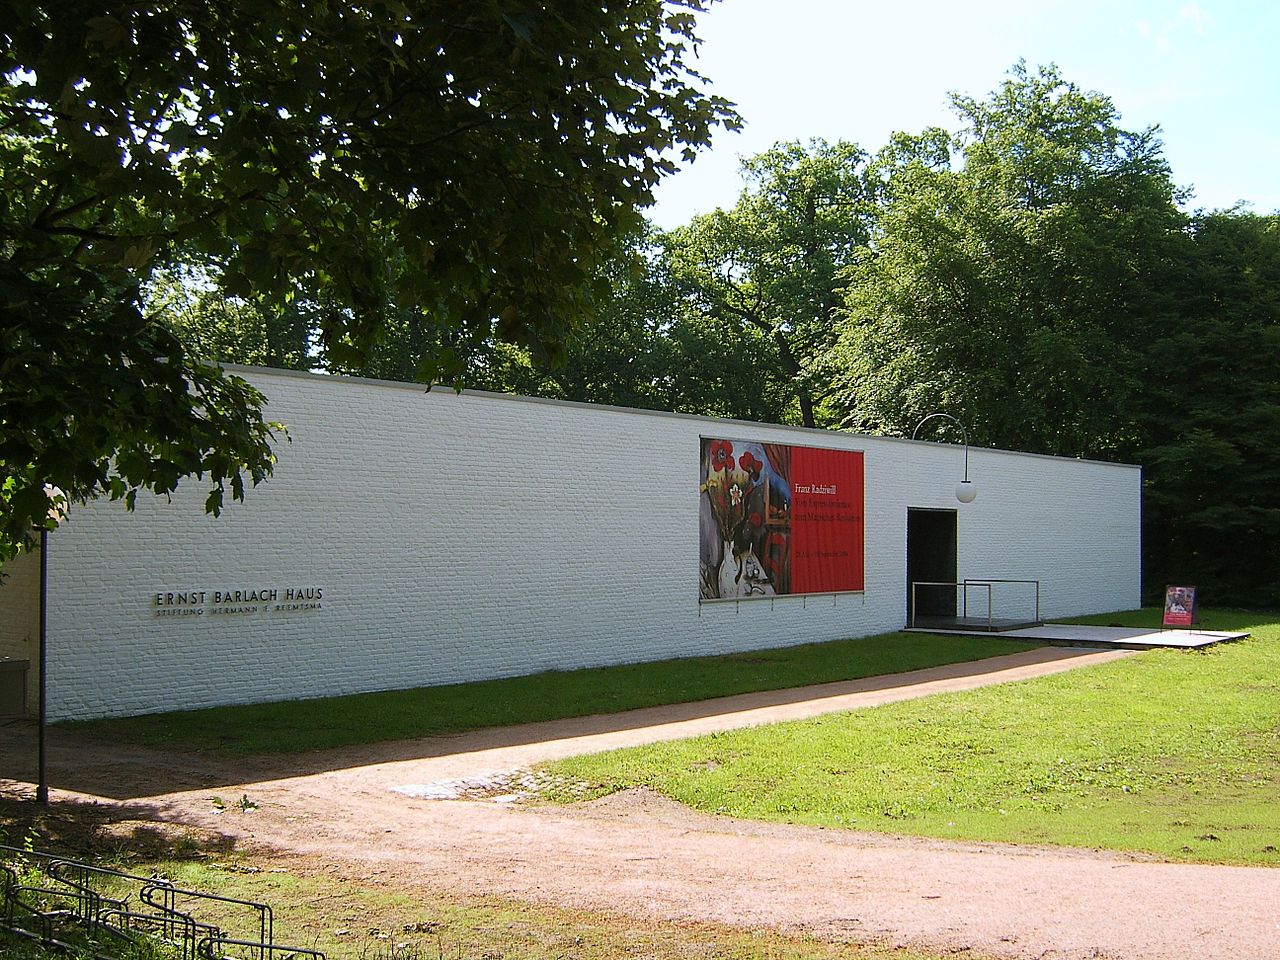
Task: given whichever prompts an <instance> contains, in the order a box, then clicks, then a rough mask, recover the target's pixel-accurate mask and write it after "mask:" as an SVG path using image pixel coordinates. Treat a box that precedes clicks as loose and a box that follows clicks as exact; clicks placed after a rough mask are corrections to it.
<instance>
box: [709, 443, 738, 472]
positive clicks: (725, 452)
mask: <svg viewBox="0 0 1280 960" xmlns="http://www.w3.org/2000/svg"><path fill="white" fill-rule="evenodd" d="M732 454H733V444H732V443H730V442H729V441H728V440H712V441H711V469H712V470H724V469H725V468H726V466H727V467H728V469H730V470H732V469H733V456H732Z"/></svg>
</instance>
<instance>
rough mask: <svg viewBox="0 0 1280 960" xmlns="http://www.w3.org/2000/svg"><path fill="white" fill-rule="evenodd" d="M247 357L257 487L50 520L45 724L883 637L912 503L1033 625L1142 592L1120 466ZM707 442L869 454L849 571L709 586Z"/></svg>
mask: <svg viewBox="0 0 1280 960" xmlns="http://www.w3.org/2000/svg"><path fill="white" fill-rule="evenodd" d="M236 372H237V373H239V374H241V375H243V376H246V377H247V378H248V379H250V380H252V381H253V382H254V383H255V384H256V385H257V386H258V387H259V388H260V389H262V391H263V392H264V393H265V394H266V395H267V397H268V398H269V407H268V411H267V412H268V416H269V418H270V419H272V420H279V421H283V422H284V423H286V424H287V425H288V429H289V434H290V436H291V442H289V443H284V444H281V445H280V446H279V449H278V453H279V458H280V462H279V464H278V466H277V468H276V472H275V476H274V477H273V478H272V479H271V480H270V481H269V482H268V483H266V484H265V485H263V486H260V487H259V488H257V489H255V490H251V491H250V492H249V493H248V495H247V498H246V502H244V503H243V504H240V503H233V504H231V505H230V506H229V507H228V508H227V510H226V512H225V513H224V514H223V516H222V517H221V518H219V519H216V520H215V519H213V518H211V517H208V516H206V515H205V514H204V513H203V511H202V502H203V498H204V493H205V491H204V489H203V488H202V486H201V484H200V483H199V482H197V481H187V482H186V483H184V485H183V487H182V488H180V490H179V491H178V493H177V494H176V495H175V496H174V497H173V499H172V501H171V502H170V501H167V500H166V499H164V498H150V497H140V498H139V500H138V506H137V510H136V511H135V512H134V513H128V512H126V511H125V510H124V509H123V508H122V506H121V505H119V504H114V503H108V502H94V503H90V504H88V505H86V506H83V507H79V508H76V509H74V510H73V512H72V515H71V519H70V521H69V522H68V523H66V524H65V525H64V526H63V527H62V528H61V529H59V530H57V531H55V532H54V533H52V534H51V535H50V538H49V541H50V544H49V558H48V560H49V587H48V596H49V625H48V635H49V654H48V657H49V676H48V696H49V714H50V717H51V719H67V718H80V717H95V716H109V715H122V714H132V713H148V712H154V711H164V710H175V709H185V708H194V707H203V706H211V705H215V704H225V703H239V702H254V701H261V700H276V699H292V698H302V697H318V696H325V695H331V694H342V693H354V692H360V691H369V690H381V689H391V688H404V687H413V686H422V685H433V684H447V683H456V682H460V681H468V680H478V679H485V678H492V677H500V676H509V675H516V674H526V673H534V672H538V671H543V670H567V669H572V668H575V667H584V666H595V665H603V664H613V663H622V662H627V661H636V660H652V659H665V658H670V657H683V656H692V655H700V654H712V653H722V652H729V651H738V650H744V649H757V648H765V647H770V646H778V645H785V644H794V643H803V642H809V641H816V640H827V639H834V638H839V637H850V636H865V635H871V634H876V633H881V632H884V631H889V630H895V629H899V628H901V627H902V626H903V624H904V622H905V621H906V617H907V603H908V600H907V593H908V591H907V566H906V564H907V527H908V510H909V508H913V509H917V508H918V509H921V510H927V511H946V513H939V514H936V516H937V517H941V518H942V519H943V521H944V526H947V525H950V524H951V517H954V525H953V526H950V527H949V528H950V529H954V530H955V535H954V538H953V540H952V545H951V546H950V549H951V551H952V555H953V557H954V560H951V559H949V558H944V561H945V562H946V563H948V564H949V563H954V565H955V571H954V576H953V577H946V578H944V579H956V580H961V579H964V578H977V579H987V578H991V579H994V578H1007V579H1028V580H1039V581H1040V583H1041V592H1042V604H1043V607H1042V612H1043V614H1044V616H1046V617H1061V616H1066V615H1073V614H1084V613H1093V612H1103V611H1109V610H1119V609H1127V608H1133V607H1136V606H1137V605H1138V604H1139V589H1140V566H1139V519H1140V509H1141V506H1140V482H1141V476H1140V471H1139V470H1138V468H1136V467H1132V466H1126V465H1117V464H1105V463H1095V462H1088V461H1079V460H1066V459H1058V458H1051V457H1043V456H1034V455H1029V454H1019V453H1008V452H1002V451H995V450H985V449H974V450H973V451H971V454H970V467H969V472H970V476H971V477H972V479H973V480H974V482H975V484H976V486H977V488H978V491H979V494H978V498H977V500H976V501H975V502H973V503H970V504H963V505H962V504H959V503H957V501H956V499H955V493H954V491H955V483H956V481H957V480H958V479H959V478H960V474H961V471H962V469H963V451H962V449H961V448H960V447H957V446H952V445H947V444H938V443H932V442H924V441H920V442H913V441H906V440H893V439H882V438H876V437H867V436H859V435H854V434H845V433H830V432H825V431H814V430H804V429H799V428H794V427H779V426H769V425H763V424H748V423H740V422H726V421H719V420H711V419H708V418H702V417H692V416H683V415H673V414H665V413H650V412H645V411H638V410H623V409H618V408H612V407H600V406H592V405H587V404H577V403H561V402H552V401H542V400H532V399H528V398H520V397H507V396H497V395H490V394H474V393H464V394H462V395H457V394H454V393H452V392H451V391H448V390H443V389H436V390H434V391H431V392H429V393H428V392H425V391H424V389H423V388H422V387H421V386H418V385H410V384H399V383H386V382H381V381H369V380H355V379H340V378H335V377H324V376H314V375H309V374H298V373H291V372H284V371H273V370H263V369H256V368H238V369H237V370H236ZM703 436H711V437H745V438H750V439H753V440H759V441H762V442H769V443H783V444H793V445H801V446H810V447H826V448H836V449H841V450H856V451H862V452H863V454H864V463H865V503H864V509H865V552H864V561H865V571H866V573H865V589H864V590H862V591H859V592H848V593H836V594H818V595H813V594H811V595H808V596H782V597H777V598H776V599H773V598H765V599H748V600H742V601H718V602H709V603H708V602H700V601H699V547H698V543H699V499H700V497H699V493H698V489H697V487H698V484H697V476H698V463H699V438H700V437H703ZM951 511H954V513H951ZM935 566H936V564H935ZM38 567H39V563H38V558H37V557H35V556H27V557H24V558H21V559H20V560H19V561H17V562H15V563H13V564H9V565H8V566H6V568H5V571H6V573H8V574H10V577H9V579H8V580H7V581H6V582H5V584H4V585H3V586H0V658H3V657H9V658H17V659H23V660H28V661H30V662H32V663H35V662H36V659H37V657H36V653H37V651H36V646H37V641H36V637H37V632H38V631H37V622H38V618H37V612H36V611H37V602H38V583H39V577H38ZM948 569H949V567H948ZM917 579H919V578H917ZM237 591H239V597H237V596H236V592H237ZM290 591H293V592H292V593H290ZM170 595H172V596H170ZM215 595H216V597H217V602H216V603H215V602H214V600H215ZM981 596H982V605H983V607H984V610H985V594H982V595H981ZM1002 602H1003V601H1002ZM29 687H31V688H34V687H35V680H34V672H33V673H32V680H31V682H30V683H29ZM28 699H29V702H31V696H29V698H28Z"/></svg>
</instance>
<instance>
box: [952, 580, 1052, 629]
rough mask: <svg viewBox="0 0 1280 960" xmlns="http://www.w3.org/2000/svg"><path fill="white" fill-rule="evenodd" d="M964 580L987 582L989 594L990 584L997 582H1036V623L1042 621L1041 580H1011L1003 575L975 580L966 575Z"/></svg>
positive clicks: (967, 582)
mask: <svg viewBox="0 0 1280 960" xmlns="http://www.w3.org/2000/svg"><path fill="white" fill-rule="evenodd" d="M964 582H965V583H966V584H969V583H982V584H987V585H988V595H990V584H995V583H1034V584H1035V585H1036V623H1039V622H1040V581H1039V580H1010V579H1005V578H1002V577H983V578H982V579H981V580H975V579H972V578H969V577H966V578H965V580H964Z"/></svg>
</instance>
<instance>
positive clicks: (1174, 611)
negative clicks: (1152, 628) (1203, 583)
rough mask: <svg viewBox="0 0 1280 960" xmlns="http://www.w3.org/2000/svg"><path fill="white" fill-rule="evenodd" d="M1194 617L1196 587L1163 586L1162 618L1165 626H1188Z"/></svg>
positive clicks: (1193, 620)
mask: <svg viewBox="0 0 1280 960" xmlns="http://www.w3.org/2000/svg"><path fill="white" fill-rule="evenodd" d="M1195 619H1196V588H1195V587H1165V589H1164V619H1163V620H1161V621H1160V622H1161V625H1162V626H1166V627H1189V626H1191V624H1192V623H1194V622H1195Z"/></svg>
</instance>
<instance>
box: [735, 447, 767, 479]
mask: <svg viewBox="0 0 1280 960" xmlns="http://www.w3.org/2000/svg"><path fill="white" fill-rule="evenodd" d="M738 463H739V465H740V466H741V467H742V469H743V470H745V471H746V472H747V473H749V474H751V481H752V483H754V482H755V481H756V480H759V479H760V471H761V470H762V469H763V468H764V464H763V463H762V462H761V461H759V460H757V459H756V458H755V457H753V456H752V455H751V453H750V452H747V453H744V454H743V455H742V456H741V457H739V458H738Z"/></svg>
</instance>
